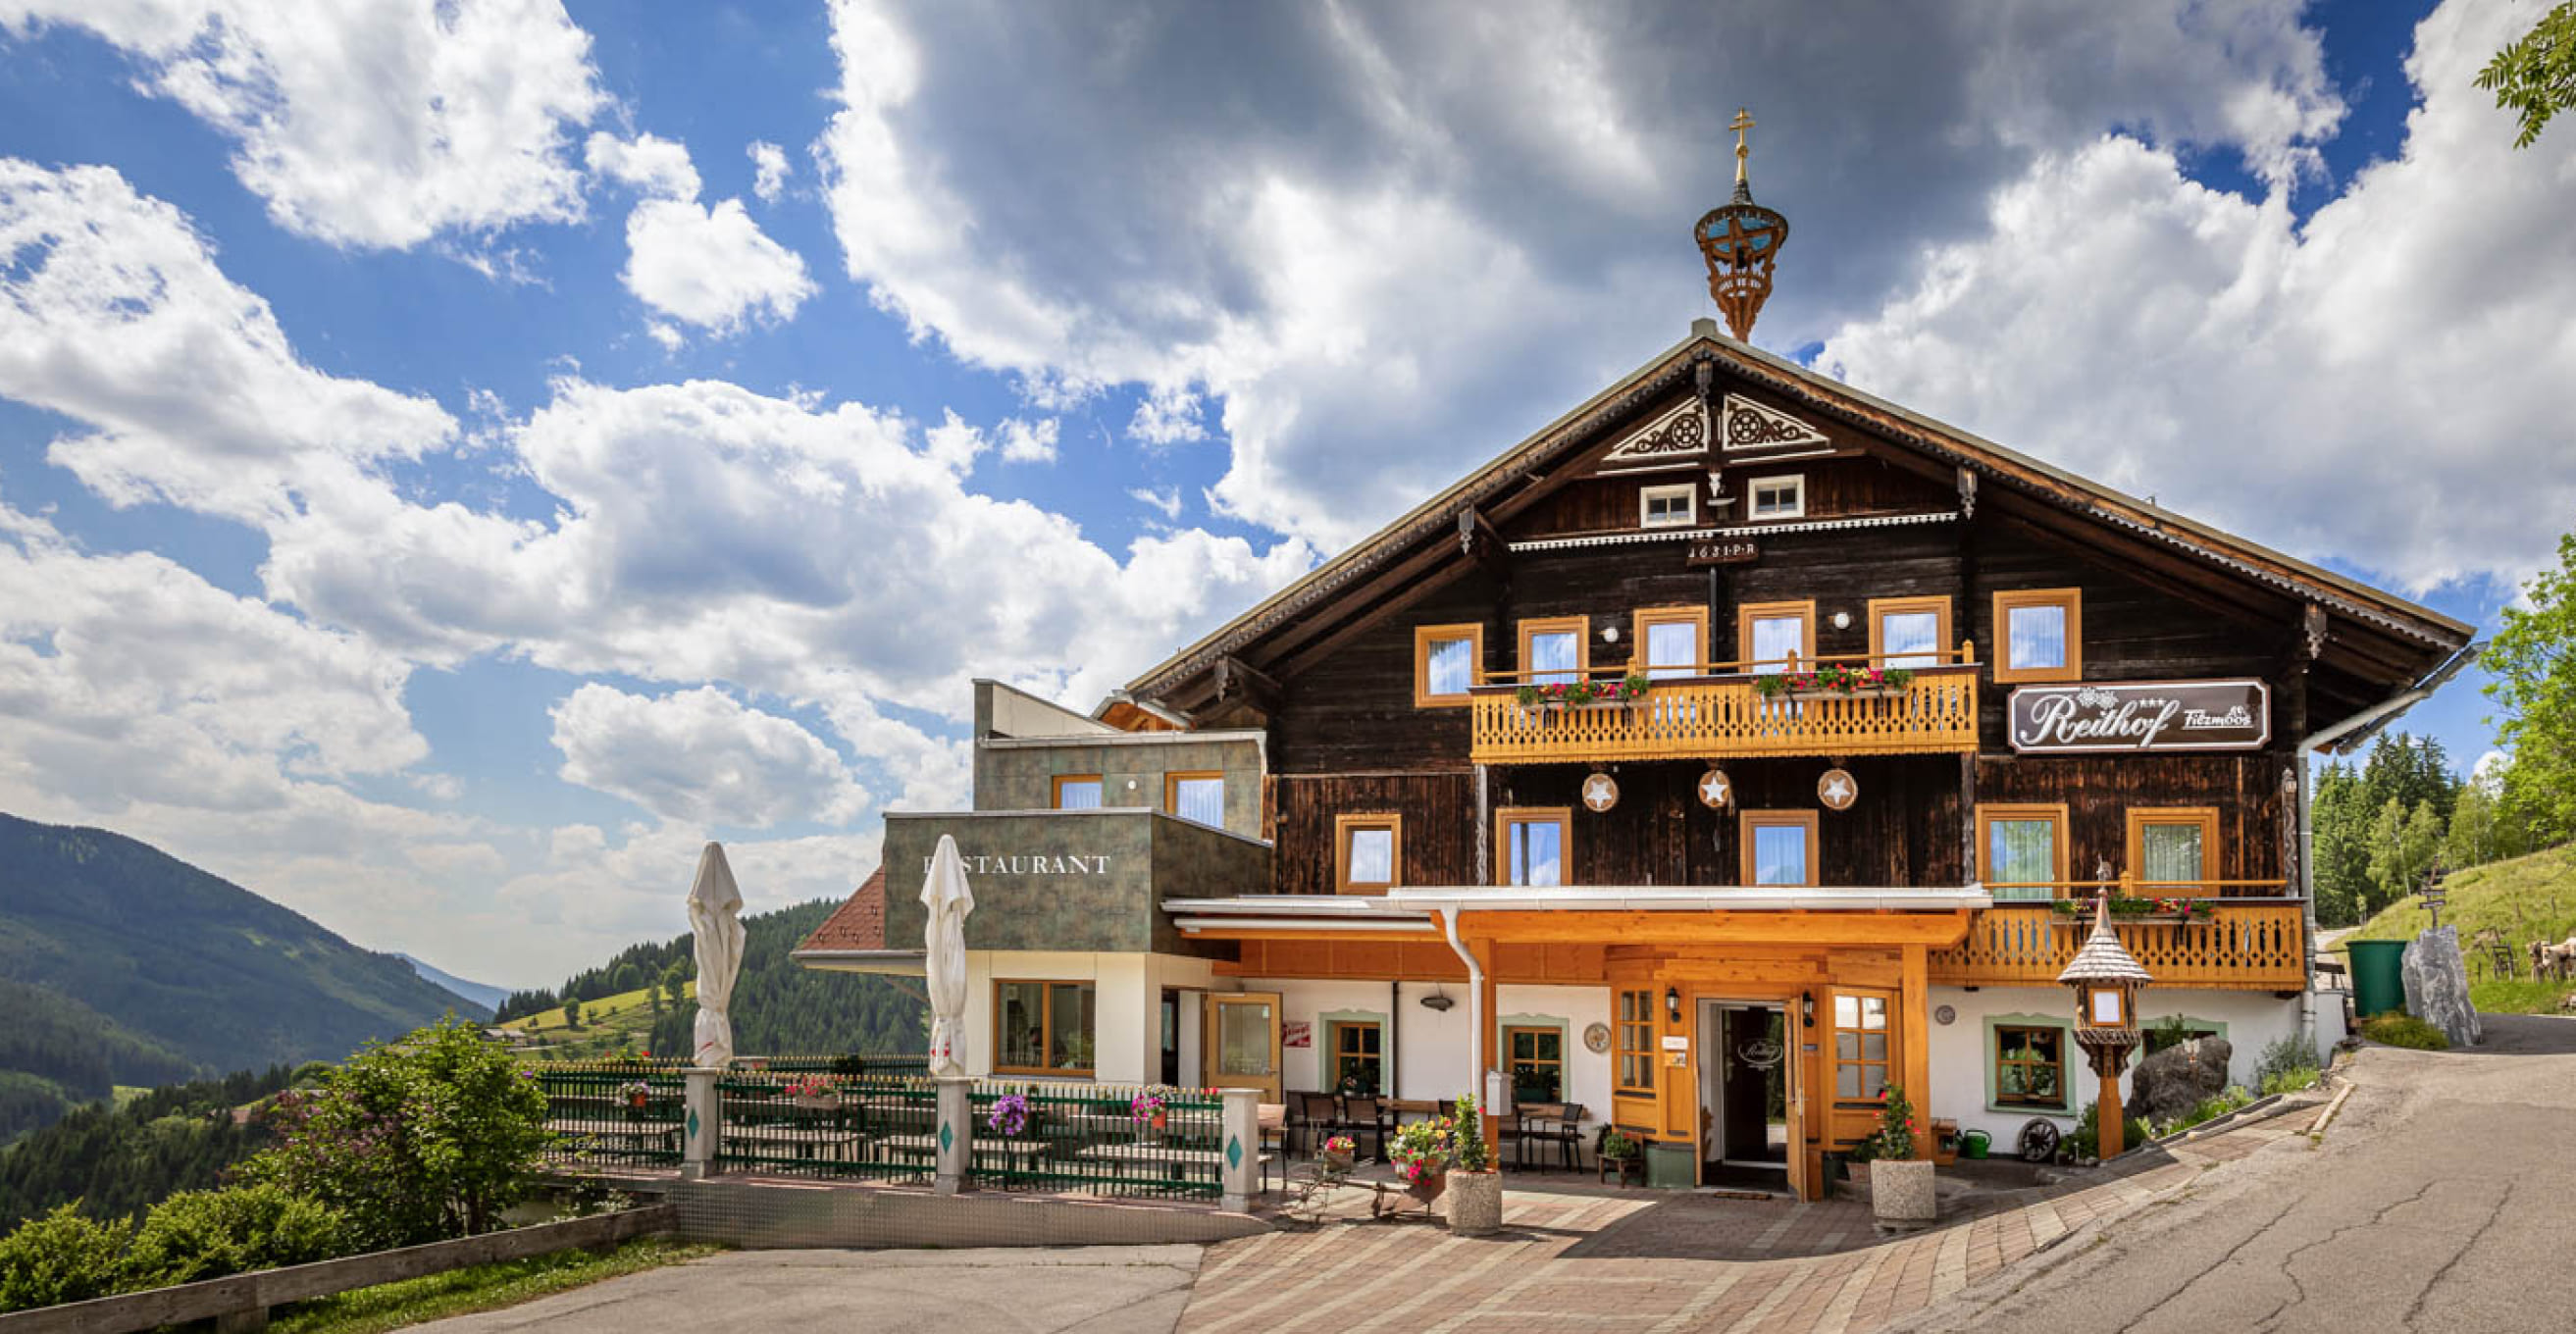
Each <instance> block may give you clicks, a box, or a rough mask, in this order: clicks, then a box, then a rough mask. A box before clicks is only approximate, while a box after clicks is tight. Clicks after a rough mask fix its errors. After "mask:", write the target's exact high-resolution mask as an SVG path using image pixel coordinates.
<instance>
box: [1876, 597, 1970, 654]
mask: <svg viewBox="0 0 2576 1334" xmlns="http://www.w3.org/2000/svg"><path fill="white" fill-rule="evenodd" d="M1927 611H1928V612H1930V613H1932V615H1933V617H1934V620H1933V623H1932V661H1933V662H1934V663H1936V664H1937V663H1940V662H1943V661H1946V660H1947V659H1948V657H1949V655H1950V651H1951V640H1950V599H1948V598H1947V597H1920V598H1871V599H1870V600H1869V663H1870V665H1871V666H1873V667H1879V666H1884V665H1886V660H1887V657H1888V652H1887V633H1886V627H1885V625H1884V623H1883V620H1882V618H1884V617H1888V616H1919V615H1922V614H1923V613H1924V612H1927Z"/></svg>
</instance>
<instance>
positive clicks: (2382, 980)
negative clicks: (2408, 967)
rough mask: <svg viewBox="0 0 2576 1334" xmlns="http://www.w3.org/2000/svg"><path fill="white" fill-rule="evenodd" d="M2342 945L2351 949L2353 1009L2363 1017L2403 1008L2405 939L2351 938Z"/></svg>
mask: <svg viewBox="0 0 2576 1334" xmlns="http://www.w3.org/2000/svg"><path fill="white" fill-rule="evenodd" d="M2344 948H2346V949H2348V950H2350V951H2351V952H2352V1008H2353V1010H2354V1012H2356V1013H2358V1014H2359V1015H2361V1017H2363V1018H2365V1019H2367V1018H2369V1017H2370V1016H2372V1015H2374V1014H2386V1013H2388V1012H2389V1011H2391V1010H2403V1009H2405V1008H2406V977H2405V969H2404V967H2403V966H2402V961H2403V960H2404V958H2405V955H2406V942H2405V941H2402V940H2354V941H2348V942H2346V943H2345V945H2344Z"/></svg>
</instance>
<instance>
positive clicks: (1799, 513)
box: [1749, 476, 1807, 519]
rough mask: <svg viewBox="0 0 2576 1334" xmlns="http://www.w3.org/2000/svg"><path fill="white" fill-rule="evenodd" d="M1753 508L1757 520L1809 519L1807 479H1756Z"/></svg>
mask: <svg viewBox="0 0 2576 1334" xmlns="http://www.w3.org/2000/svg"><path fill="white" fill-rule="evenodd" d="M1752 492H1753V508H1752V510H1751V511H1749V512H1750V513H1751V514H1752V516H1753V517H1754V518H1756V519H1803V518H1805V517H1807V479H1806V478H1804V477H1796V476H1792V477H1756V478H1754V479H1753V485H1752Z"/></svg>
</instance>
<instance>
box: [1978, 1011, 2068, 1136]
mask: <svg viewBox="0 0 2576 1334" xmlns="http://www.w3.org/2000/svg"><path fill="white" fill-rule="evenodd" d="M1989 1031H1990V1032H1992V1033H1993V1034H1994V1051H1993V1055H1992V1057H1991V1058H1990V1059H1991V1060H1992V1061H1993V1065H1994V1068H1993V1069H1992V1070H1991V1071H1989V1072H1988V1075H1987V1078H1988V1080H1989V1081H1990V1083H1989V1087H1991V1088H1993V1089H1994V1093H1993V1095H1992V1096H1991V1097H1989V1098H1988V1099H1987V1100H1986V1101H1987V1102H1988V1104H1989V1105H1991V1106H1995V1107H2006V1108H2011V1109H2014V1110H2016V1111H2022V1110H2029V1111H2043V1112H2049V1111H2053V1112H2057V1113H2059V1114H2061V1115H2062V1114H2064V1113H2065V1112H2067V1111H2069V1110H2071V1109H2072V1108H2073V1106H2074V1093H2075V1088H2074V1084H2073V1082H2072V1072H2071V1071H2070V1070H2069V1069H2068V1064H2069V1063H2068V1061H2067V1059H2066V1049H2067V1048H2068V1047H2070V1046H2073V1045H2074V1043H2073V1042H2072V1039H2073V1037H2074V1034H2073V1032H2072V1031H2071V1030H2069V1029H2067V1028H2066V1027H2065V1026H2064V1025H2062V1024H2022V1023H1997V1024H1995V1025H1993V1026H1992V1028H1991V1029H1990V1030H1989ZM2007 1033H2046V1034H2048V1035H2049V1037H2050V1038H2051V1039H2053V1040H2054V1041H2055V1042H2056V1044H2057V1062H2056V1064H2057V1096H2056V1097H2054V1098H2049V1099H2039V1098H2033V1097H2030V1096H2029V1095H2027V1094H2024V1095H2020V1096H2015V1097H2007V1096H2005V1094H2004V1067H2005V1065H2006V1062H2005V1060H2004V1046H2005V1041H2004V1035H2005V1034H2007ZM2010 1064H2012V1065H2017V1066H2023V1067H2026V1068H2040V1065H2041V1063H2037V1062H2031V1061H2013V1062H2010Z"/></svg>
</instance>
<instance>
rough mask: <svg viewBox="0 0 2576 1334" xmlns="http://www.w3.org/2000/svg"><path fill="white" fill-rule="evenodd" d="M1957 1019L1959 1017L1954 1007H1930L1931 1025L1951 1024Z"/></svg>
mask: <svg viewBox="0 0 2576 1334" xmlns="http://www.w3.org/2000/svg"><path fill="white" fill-rule="evenodd" d="M1958 1017H1959V1011H1958V1009H1957V1008H1956V1007H1954V1006H1949V1005H1935V1006H1933V1007H1932V1022H1933V1023H1936V1024H1948V1023H1952V1022H1954V1021H1956V1020H1957V1019H1958Z"/></svg>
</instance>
